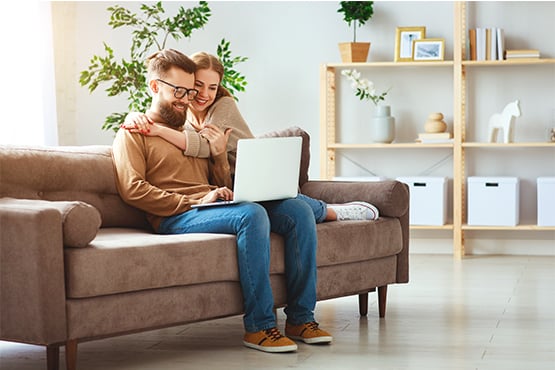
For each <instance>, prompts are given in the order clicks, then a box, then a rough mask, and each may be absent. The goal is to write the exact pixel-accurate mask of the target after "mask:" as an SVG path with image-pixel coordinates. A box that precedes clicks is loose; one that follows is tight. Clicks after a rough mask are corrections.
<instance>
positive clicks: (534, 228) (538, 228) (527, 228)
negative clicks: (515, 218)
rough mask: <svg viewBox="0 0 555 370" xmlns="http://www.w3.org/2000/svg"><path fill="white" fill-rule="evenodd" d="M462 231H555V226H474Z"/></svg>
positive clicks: (464, 227) (467, 226)
mask: <svg viewBox="0 0 555 370" xmlns="http://www.w3.org/2000/svg"><path fill="white" fill-rule="evenodd" d="M462 229H463V230H523V231H555V226H538V225H516V226H475V225H467V224H464V225H462Z"/></svg>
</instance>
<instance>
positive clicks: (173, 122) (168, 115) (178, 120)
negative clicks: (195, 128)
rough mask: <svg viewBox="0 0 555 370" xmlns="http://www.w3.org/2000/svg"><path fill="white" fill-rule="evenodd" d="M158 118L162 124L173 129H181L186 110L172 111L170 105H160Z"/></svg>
mask: <svg viewBox="0 0 555 370" xmlns="http://www.w3.org/2000/svg"><path fill="white" fill-rule="evenodd" d="M160 116H162V119H163V120H164V123H165V124H167V125H168V126H170V127H173V128H181V127H182V126H183V125H184V124H185V118H187V110H184V111H183V112H180V111H177V110H175V109H173V106H172V104H171V103H160Z"/></svg>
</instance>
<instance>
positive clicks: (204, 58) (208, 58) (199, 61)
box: [191, 51, 231, 100]
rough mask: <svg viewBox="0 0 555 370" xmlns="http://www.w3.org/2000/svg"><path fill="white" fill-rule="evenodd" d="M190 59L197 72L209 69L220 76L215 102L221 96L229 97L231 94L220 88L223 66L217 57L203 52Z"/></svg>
mask: <svg viewBox="0 0 555 370" xmlns="http://www.w3.org/2000/svg"><path fill="white" fill-rule="evenodd" d="M191 59H192V60H193V62H195V64H196V66H197V71H198V70H201V69H210V70H212V71H214V72H216V73H217V74H218V76H220V83H219V85H218V91H217V92H216V100H218V99H219V98H221V97H222V96H231V93H230V92H229V91H228V90H227V89H226V88H225V87H223V86H222V80H223V78H224V72H225V71H224V65H223V64H222V62H220V59H218V57H216V56H214V55H212V54H208V53H205V52H204V51H201V52H198V53H195V54H193V55H191Z"/></svg>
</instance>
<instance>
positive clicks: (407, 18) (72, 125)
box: [52, 1, 452, 177]
mask: <svg viewBox="0 0 555 370" xmlns="http://www.w3.org/2000/svg"><path fill="white" fill-rule="evenodd" d="M113 4H122V5H124V6H126V7H128V8H129V9H132V10H135V11H136V10H138V8H139V6H140V3H139V2H125V3H118V2H53V3H52V6H53V13H54V29H55V42H56V49H57V50H56V65H57V76H56V78H57V81H58V86H59V87H58V95H59V96H62V98H61V99H59V102H58V115H59V117H60V122H59V125H60V142H61V143H62V144H64V145H85V144H109V143H110V142H111V140H112V137H113V136H112V134H111V133H109V132H105V131H102V130H101V129H100V127H101V126H102V122H103V120H104V117H105V116H107V115H108V114H110V113H111V112H116V111H125V110H126V107H127V102H126V101H125V99H123V98H121V99H120V98H117V97H116V98H113V97H112V98H108V97H107V96H106V95H105V94H104V92H103V91H102V89H97V91H96V92H94V93H93V94H92V95H90V94H89V93H88V91H87V89H86V88H84V87H81V86H80V85H79V84H78V79H79V72H80V71H82V70H84V69H86V68H87V66H88V63H89V60H90V58H91V57H92V56H93V55H94V54H99V55H104V52H103V44H102V43H103V42H106V43H107V44H108V45H110V46H111V47H113V48H114V50H115V51H116V52H118V51H119V52H123V51H125V50H127V49H128V48H129V32H128V31H126V30H124V29H117V30H112V29H111V27H110V26H108V20H109V12H108V11H107V10H106V9H107V8H108V7H109V6H111V5H113ZM196 4H197V3H196V2H165V3H164V7H165V9H166V11H167V14H172V13H174V12H175V10H176V9H177V8H178V7H179V6H180V5H183V6H185V7H190V6H194V5H196ZM209 6H210V8H211V10H212V16H211V17H210V20H209V22H208V24H207V26H206V27H205V28H204V29H202V30H199V31H196V32H195V33H194V34H193V36H192V38H191V39H190V40H182V41H180V42H178V43H175V42H173V41H172V42H171V43H170V44H169V46H170V47H175V48H178V49H180V50H183V51H184V52H186V53H191V52H195V51H198V50H207V51H210V52H212V53H215V52H216V46H217V44H218V42H219V41H220V40H221V39H222V38H224V37H225V38H226V39H227V40H228V41H230V42H231V49H232V51H233V53H234V55H242V56H247V57H248V58H249V61H248V62H246V63H243V64H241V65H239V66H238V69H240V70H241V71H242V72H243V74H245V75H246V77H247V80H248V86H247V91H246V92H245V93H242V94H240V96H239V108H240V109H241V111H242V113H243V115H244V116H245V118H246V120H247V122H249V124H250V126H251V127H252V129H253V132H254V133H255V134H256V133H263V132H265V131H269V130H274V129H278V128H284V127H287V126H289V125H298V126H301V127H303V128H304V129H306V130H307V131H308V132H309V133H310V134H311V136H312V156H313V163H314V164H313V165H312V166H311V176H312V177H318V176H319V173H318V159H319V158H318V157H319V151H318V137H319V125H320V123H319V119H320V114H319V112H320V102H319V89H320V82H319V81H320V80H319V68H320V65H321V64H322V63H326V62H332V63H334V62H339V61H340V58H339V51H338V49H337V43H338V42H343V41H351V37H352V31H351V29H350V28H348V27H347V25H346V23H344V22H343V20H342V17H341V14H339V13H337V9H338V7H339V5H338V2H331V1H327V2H313V1H294V2H282V1H277V2H272V1H270V2H242V1H241V2H209ZM434 7H435V8H436V10H437V12H439V13H441V14H444V15H443V16H442V18H441V22H438V21H437V14H436V11H434V12H430V11H427V9H426V7H424V6H423V5H422V4H421V3H412V2H408V3H406V2H379V3H376V4H375V6H374V17H373V18H372V19H371V20H370V21H369V22H368V23H367V24H366V25H364V26H363V27H362V28H360V29H358V32H357V36H358V40H359V41H365V40H366V41H371V42H372V46H371V51H370V57H369V60H370V61H373V60H393V54H394V45H395V28H396V26H397V25H414V24H418V25H426V26H427V30H428V34H429V35H435V36H441V37H451V34H452V25H451V20H452V5H451V3H449V2H446V3H438V4H435V5H434ZM120 56H121V57H126V56H127V55H126V54H125V53H122V54H121V55H120ZM451 57H452V45H451V43H449V42H448V43H447V54H446V58H451ZM388 83H389V82H388V81H386V82H384V84H383V85H382V86H384V89H385V88H388V87H389V85H387V84H388ZM449 83H450V82H449ZM348 94H349V96H348V101H350V102H351V103H353V104H354V105H355V106H357V107H358V108H361V109H364V107H365V106H366V105H367V104H364V103H360V102H358V101H357V100H355V98H354V97H353V96H352V94H351V93H350V92H348ZM395 95H397V96H398V97H400V98H402V96H403V93H402V91H395V89H393V90H392V91H391V93H390V97H395ZM447 100H448V101H449V104H451V101H450V99H447ZM368 109H369V108H368Z"/></svg>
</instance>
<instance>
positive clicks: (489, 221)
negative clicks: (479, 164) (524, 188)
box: [468, 177, 519, 226]
mask: <svg viewBox="0 0 555 370" xmlns="http://www.w3.org/2000/svg"><path fill="white" fill-rule="evenodd" d="M518 185H519V180H518V178H516V177H469V178H468V224H469V225H484V226H516V225H517V224H518V220H519V209H518V195H519V193H518V188H519V186H518Z"/></svg>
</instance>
